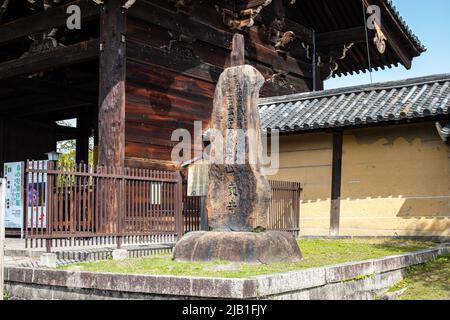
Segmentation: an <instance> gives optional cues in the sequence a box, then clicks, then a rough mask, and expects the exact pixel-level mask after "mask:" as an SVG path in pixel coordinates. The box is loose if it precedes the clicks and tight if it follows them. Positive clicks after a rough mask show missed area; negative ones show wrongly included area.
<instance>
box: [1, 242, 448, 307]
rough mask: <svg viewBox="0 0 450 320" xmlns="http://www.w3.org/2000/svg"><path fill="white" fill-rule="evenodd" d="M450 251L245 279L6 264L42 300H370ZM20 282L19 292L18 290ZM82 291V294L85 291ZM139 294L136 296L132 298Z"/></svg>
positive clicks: (9, 274)
mask: <svg viewBox="0 0 450 320" xmlns="http://www.w3.org/2000/svg"><path fill="white" fill-rule="evenodd" d="M447 253H450V246H449V245H448V244H443V245H440V246H439V247H436V248H433V249H427V250H420V251H417V252H413V253H407V254H402V255H397V256H389V257H385V258H380V259H372V260H367V261H360V262H351V263H343V264H338V265H333V266H327V267H320V268H312V269H304V270H299V271H292V272H287V273H280V274H270V275H263V276H255V277H249V278H245V279H231V278H201V277H179V276H155V275H138V274H135V275H131V274H113V273H91V272H84V271H81V272H80V271H76V270H75V271H66V270H49V269H33V268H7V269H6V272H5V280H6V282H7V288H8V289H9V291H10V293H11V296H13V297H15V298H18V299H21V298H25V299H26V298H30V297H29V295H28V296H27V295H26V294H24V292H25V291H26V289H27V288H34V289H36V288H38V289H42V290H44V292H41V298H42V297H45V298H49V299H50V298H54V291H55V290H56V291H59V292H60V291H64V292H66V295H60V296H59V297H60V298H64V297H65V298H69V299H70V298H71V297H72V298H73V297H74V294H75V295H76V294H82V292H83V290H84V291H87V292H89V298H91V299H94V298H101V297H103V298H111V297H112V296H114V295H116V296H117V298H119V299H120V298H127V297H131V298H133V297H134V298H143V299H144V298H145V299H148V298H150V299H151V298H156V297H165V298H173V299H186V298H196V299H276V298H282V299H339V298H346V299H370V298H373V297H374V296H375V294H377V293H379V292H380V290H383V289H385V288H389V287H390V286H392V285H394V284H395V283H396V282H397V281H399V280H401V279H402V277H403V275H404V273H405V270H406V268H407V267H409V266H412V265H417V264H422V263H425V262H428V261H431V260H434V259H436V258H437V257H438V256H439V255H443V254H447ZM14 286H17V287H18V288H20V290H15V287H14ZM80 292H81V293H80ZM133 295H134V296H133Z"/></svg>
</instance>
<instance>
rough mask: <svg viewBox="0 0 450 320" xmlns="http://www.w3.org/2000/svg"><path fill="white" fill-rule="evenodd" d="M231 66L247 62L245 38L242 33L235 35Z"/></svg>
mask: <svg viewBox="0 0 450 320" xmlns="http://www.w3.org/2000/svg"><path fill="white" fill-rule="evenodd" d="M230 60H231V66H232V67H236V66H242V65H244V64H245V40H244V36H243V35H242V34H239V33H236V34H235V35H234V36H233V43H232V47H231V59H230Z"/></svg>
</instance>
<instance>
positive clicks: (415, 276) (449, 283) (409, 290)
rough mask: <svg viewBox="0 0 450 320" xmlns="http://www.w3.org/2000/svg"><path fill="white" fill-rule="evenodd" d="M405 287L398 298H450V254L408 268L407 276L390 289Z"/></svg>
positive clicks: (396, 289)
mask: <svg viewBox="0 0 450 320" xmlns="http://www.w3.org/2000/svg"><path fill="white" fill-rule="evenodd" d="M405 288H406V291H405V293H403V295H401V296H400V298H399V299H400V300H450V255H445V256H441V257H439V258H438V259H437V260H435V261H431V262H429V263H426V264H423V265H418V266H413V267H411V268H409V270H408V275H407V277H406V278H405V279H404V280H403V281H401V282H400V283H399V284H397V285H396V286H395V287H394V288H392V289H391V290H390V291H391V292H394V291H398V290H402V289H405Z"/></svg>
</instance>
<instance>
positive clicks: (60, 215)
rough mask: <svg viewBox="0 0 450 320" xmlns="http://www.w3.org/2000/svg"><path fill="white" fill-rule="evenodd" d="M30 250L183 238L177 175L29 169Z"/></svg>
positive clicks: (32, 165) (49, 166)
mask: <svg viewBox="0 0 450 320" xmlns="http://www.w3.org/2000/svg"><path fill="white" fill-rule="evenodd" d="M25 168H26V169H25V172H26V174H25V181H28V183H26V184H25V185H27V187H26V188H27V190H25V191H26V192H25V222H26V228H25V236H26V239H28V240H29V241H28V242H29V244H30V246H46V247H47V249H49V248H51V247H52V246H73V245H91V244H92V245H93V244H117V245H118V246H120V245H121V244H122V243H141V242H146V241H156V240H158V239H161V240H163V241H167V240H168V239H169V238H170V239H172V241H174V240H175V237H180V236H182V235H183V221H182V179H181V175H180V174H179V173H178V172H168V171H152V170H143V169H131V168H106V167H100V166H99V167H91V166H86V165H78V166H73V167H70V168H68V167H56V165H55V164H54V163H53V162H48V163H46V162H43V161H37V162H36V161H31V162H27V164H26V166H25Z"/></svg>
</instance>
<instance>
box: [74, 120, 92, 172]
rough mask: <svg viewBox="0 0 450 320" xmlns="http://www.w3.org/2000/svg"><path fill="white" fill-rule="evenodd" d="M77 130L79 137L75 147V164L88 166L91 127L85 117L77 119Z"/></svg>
mask: <svg viewBox="0 0 450 320" xmlns="http://www.w3.org/2000/svg"><path fill="white" fill-rule="evenodd" d="M77 129H78V130H79V132H80V133H79V135H78V137H77V145H76V161H75V162H76V163H77V164H80V163H84V164H89V137H90V135H91V130H90V129H91V126H90V122H89V118H88V117H87V116H81V117H78V118H77Z"/></svg>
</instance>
